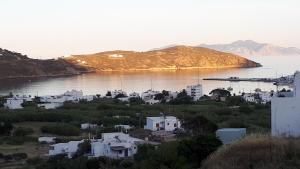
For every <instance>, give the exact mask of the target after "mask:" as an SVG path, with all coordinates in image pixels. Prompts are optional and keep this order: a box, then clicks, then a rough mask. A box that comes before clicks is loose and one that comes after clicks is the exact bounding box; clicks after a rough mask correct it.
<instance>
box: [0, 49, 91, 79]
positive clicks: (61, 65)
mask: <svg viewBox="0 0 300 169" xmlns="http://www.w3.org/2000/svg"><path fill="white" fill-rule="evenodd" d="M88 71H89V70H88V69H86V68H84V67H80V66H77V65H73V64H72V63H69V62H67V61H66V60H64V59H58V60H54V59H49V60H38V59H30V58H28V57H27V56H26V55H22V54H21V53H17V52H12V51H9V50H5V49H1V48H0V79H8V78H36V77H52V76H53V77H55V76H65V75H76V74H80V73H84V72H88Z"/></svg>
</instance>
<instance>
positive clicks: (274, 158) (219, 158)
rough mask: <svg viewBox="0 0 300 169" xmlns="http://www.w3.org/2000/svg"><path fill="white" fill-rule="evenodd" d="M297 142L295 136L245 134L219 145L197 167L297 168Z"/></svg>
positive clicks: (299, 158) (299, 162)
mask: <svg viewBox="0 0 300 169" xmlns="http://www.w3.org/2000/svg"><path fill="white" fill-rule="evenodd" d="M299 143H300V140H299V138H297V139H294V138H275V137H269V136H260V135H258V136H255V135H253V136H249V137H248V138H245V139H243V140H241V141H238V142H236V143H233V144H231V145H228V146H223V147H221V148H220V149H219V150H217V151H216V152H215V153H213V154H212V155H211V156H210V157H209V158H208V159H207V160H205V161H204V162H203V165H202V168H201V169H298V168H299V166H300V144H299Z"/></svg>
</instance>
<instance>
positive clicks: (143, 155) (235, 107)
mask: <svg viewBox="0 0 300 169" xmlns="http://www.w3.org/2000/svg"><path fill="white" fill-rule="evenodd" d="M165 94H166V93H165ZM165 94H164V96H165ZM178 98H179V99H177V100H176V101H175V102H173V103H161V104H156V105H145V104H143V102H142V101H141V100H138V99H136V100H130V101H129V103H124V102H120V101H118V100H117V99H100V98H98V99H96V100H95V101H92V102H80V103H71V102H67V103H65V104H64V106H63V107H61V108H59V109H55V110H44V109H39V108H37V107H36V106H35V105H33V104H32V105H28V106H26V107H25V108H24V109H22V110H7V109H1V108H0V120H1V121H2V122H1V126H0V131H1V133H2V134H1V136H0V144H6V145H7V144H9V145H10V146H14V145H16V146H18V148H19V147H22V146H23V147H25V146H28V145H29V146H32V148H31V149H30V151H32V150H33V149H34V151H35V154H38V153H39V154H44V153H45V152H44V151H42V150H38V149H39V148H41V146H47V145H41V144H37V143H35V144H36V145H33V144H34V143H33V141H34V142H36V140H37V138H36V137H37V136H39V135H41V134H42V133H41V132H43V133H47V134H51V135H56V136H57V137H58V139H57V140H58V141H59V142H65V141H69V140H74V139H81V138H87V137H88V133H87V131H84V130H83V131H81V130H80V129H79V127H78V126H80V124H81V123H87V122H89V123H96V124H98V125H99V126H102V125H103V127H100V128H98V129H97V130H91V131H89V132H90V133H91V134H92V137H96V138H99V137H100V134H101V133H102V132H113V131H116V129H115V128H114V125H117V124H128V125H131V126H135V127H136V128H135V129H134V130H132V131H130V134H131V135H133V136H135V137H139V138H145V137H147V136H149V133H147V132H145V131H144V130H142V129H141V128H142V127H143V126H144V124H145V119H146V117H147V116H159V115H160V112H164V113H165V114H166V115H173V116H176V117H178V118H180V119H181V120H182V122H183V124H182V125H183V127H184V129H185V131H186V132H187V134H182V133H181V132H178V133H177V134H179V135H178V138H177V141H173V142H168V143H163V144H162V145H160V146H158V147H157V148H155V147H153V146H149V145H143V146H141V147H140V148H139V149H138V153H137V154H136V156H135V157H134V159H123V160H111V159H107V158H96V159H88V158H86V157H84V154H86V153H87V152H88V151H90V143H89V142H84V143H82V144H80V148H79V150H78V152H77V153H76V155H75V158H74V159H66V158H63V157H53V158H50V159H40V158H32V157H35V156H31V153H29V152H28V151H27V150H26V151H24V152H26V153H27V154H28V155H30V157H29V159H27V166H28V167H31V168H43V169H54V168H55V169H56V168H57V167H58V166H59V167H60V168H64V169H67V168H72V169H76V168H101V167H102V168H118V169H119V168H132V169H142V168H143V169H144V168H146V169H147V168H165V169H168V168H170V169H171V168H172V169H173V168H175V169H176V168H180V169H181V168H182V169H185V168H186V169H190V168H200V167H201V164H202V161H203V160H204V159H206V158H207V156H209V154H210V153H212V152H214V151H215V150H216V149H217V148H218V147H219V146H220V145H221V144H220V141H219V140H218V139H217V138H215V136H214V132H215V131H216V130H217V128H221V127H246V128H247V132H248V133H253V132H254V133H257V132H269V130H270V105H268V104H267V105H261V104H259V105H258V104H247V103H243V102H240V100H239V99H238V98H237V97H235V98H232V100H230V98H231V97H229V99H227V101H226V102H219V101H214V100H209V99H202V100H201V101H198V102H191V98H190V97H187V95H186V92H185V91H183V92H181V93H180V94H179V97H178ZM31 125H32V126H31ZM30 128H31V129H30ZM32 129H33V130H34V131H33V132H34V133H32ZM212 135H213V136H212ZM39 146H40V147H39ZM36 151H39V152H36ZM7 154H13V153H12V152H9V153H5V154H4V155H7ZM23 161H24V160H23Z"/></svg>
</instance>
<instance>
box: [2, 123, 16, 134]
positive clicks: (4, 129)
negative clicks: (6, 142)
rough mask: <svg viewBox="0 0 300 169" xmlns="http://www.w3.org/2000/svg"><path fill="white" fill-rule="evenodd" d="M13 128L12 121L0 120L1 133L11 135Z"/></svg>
mask: <svg viewBox="0 0 300 169" xmlns="http://www.w3.org/2000/svg"><path fill="white" fill-rule="evenodd" d="M12 129H13V125H12V124H11V123H10V122H0V135H9V134H10V131H11V130H12Z"/></svg>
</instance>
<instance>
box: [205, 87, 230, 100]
mask: <svg viewBox="0 0 300 169" xmlns="http://www.w3.org/2000/svg"><path fill="white" fill-rule="evenodd" d="M209 94H210V95H212V97H213V99H215V100H218V101H220V100H221V97H229V96H231V94H230V92H229V91H228V90H225V89H214V90H212V91H211V92H209Z"/></svg>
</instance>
